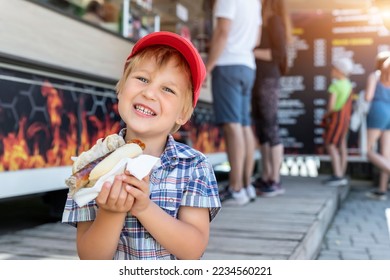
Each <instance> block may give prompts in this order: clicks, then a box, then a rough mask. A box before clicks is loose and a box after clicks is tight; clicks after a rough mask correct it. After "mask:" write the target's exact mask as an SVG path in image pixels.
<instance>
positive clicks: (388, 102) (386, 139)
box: [365, 52, 390, 200]
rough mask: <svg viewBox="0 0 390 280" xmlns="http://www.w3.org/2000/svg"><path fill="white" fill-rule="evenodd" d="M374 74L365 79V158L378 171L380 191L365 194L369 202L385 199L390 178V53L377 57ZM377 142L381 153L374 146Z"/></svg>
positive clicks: (382, 53) (380, 54)
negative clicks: (367, 106) (366, 111)
mask: <svg viewBox="0 0 390 280" xmlns="http://www.w3.org/2000/svg"><path fill="white" fill-rule="evenodd" d="M376 61H377V71H375V72H374V73H372V74H370V75H369V77H368V79H367V86H366V92H365V99H366V101H368V102H371V105H370V110H369V112H368V115H367V158H368V160H369V161H370V162H372V163H373V164H374V165H375V166H377V167H378V168H379V169H380V171H381V172H380V178H379V188H378V189H377V190H372V191H370V192H368V193H367V196H368V197H370V198H374V199H378V200H386V199H387V195H386V192H387V185H388V182H389V175H390V52H381V53H379V54H378V55H377V59H376ZM378 140H380V145H379V148H380V153H378V152H376V151H375V144H376V143H377V142H378Z"/></svg>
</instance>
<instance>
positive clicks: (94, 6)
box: [85, 1, 102, 13]
mask: <svg viewBox="0 0 390 280" xmlns="http://www.w3.org/2000/svg"><path fill="white" fill-rule="evenodd" d="M101 7H102V5H101V4H100V3H99V2H98V1H91V2H89V4H88V5H87V7H86V8H85V12H86V13H88V12H90V13H98V12H99V11H100V9H101Z"/></svg>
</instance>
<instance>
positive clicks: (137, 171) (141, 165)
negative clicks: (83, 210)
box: [73, 155, 160, 207]
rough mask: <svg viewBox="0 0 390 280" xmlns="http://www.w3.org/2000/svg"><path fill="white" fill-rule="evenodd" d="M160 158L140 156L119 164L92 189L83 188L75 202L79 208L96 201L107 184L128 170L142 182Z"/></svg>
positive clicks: (124, 160)
mask: <svg viewBox="0 0 390 280" xmlns="http://www.w3.org/2000/svg"><path fill="white" fill-rule="evenodd" d="M159 160H160V159H159V158H158V157H154V156H149V155H139V156H138V157H136V158H125V159H122V160H121V161H120V162H118V163H117V164H116V165H115V166H114V168H113V169H112V170H111V171H110V172H108V173H107V174H105V175H103V176H102V177H100V178H99V180H98V181H97V182H96V184H95V185H94V186H93V187H90V188H82V189H80V190H79V191H77V192H76V193H75V194H74V195H73V199H74V201H75V202H76V203H77V205H78V206H80V207H83V206H84V205H86V204H87V203H88V202H90V201H92V200H94V199H95V198H96V197H97V196H98V194H99V192H100V190H101V189H102V186H103V184H104V183H105V182H111V183H113V182H114V179H115V176H116V175H119V174H123V173H124V171H125V169H127V170H128V171H129V172H130V174H131V175H133V176H134V177H136V178H137V179H138V180H142V179H143V178H144V177H145V176H146V175H148V174H149V172H150V171H151V170H152V168H153V166H155V165H156V164H157V163H158V162H159Z"/></svg>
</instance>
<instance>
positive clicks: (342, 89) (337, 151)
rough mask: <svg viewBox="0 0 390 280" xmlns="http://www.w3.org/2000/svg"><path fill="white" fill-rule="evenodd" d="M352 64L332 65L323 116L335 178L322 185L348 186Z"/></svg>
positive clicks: (343, 60)
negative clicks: (326, 105)
mask: <svg viewBox="0 0 390 280" xmlns="http://www.w3.org/2000/svg"><path fill="white" fill-rule="evenodd" d="M352 70H353V62H352V60H351V59H349V58H346V57H344V58H340V59H337V60H335V61H334V62H333V67H332V71H331V76H332V83H331V84H330V86H329V88H328V93H329V99H328V110H327V112H326V114H325V116H324V120H327V122H328V124H327V125H326V126H325V132H324V142H325V147H326V150H327V152H328V154H329V156H330V159H331V163H332V171H333V175H332V176H331V177H330V178H328V179H326V180H325V181H324V182H323V183H324V184H326V185H328V186H342V185H345V184H347V183H348V180H347V179H346V178H345V172H346V170H347V158H348V151H347V136H348V129H349V122H350V118H351V111H352V83H351V81H350V80H349V75H350V74H351V72H352Z"/></svg>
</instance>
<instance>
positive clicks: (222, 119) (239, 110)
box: [212, 65, 255, 126]
mask: <svg viewBox="0 0 390 280" xmlns="http://www.w3.org/2000/svg"><path fill="white" fill-rule="evenodd" d="M254 81H255V70H254V69H252V68H249V67H247V66H244V65H228V66H216V67H215V68H214V69H213V71H212V93H213V108H214V114H215V122H216V124H218V125H220V124H225V123H240V124H241V125H243V126H250V125H251V96H252V87H253V83H254Z"/></svg>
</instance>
